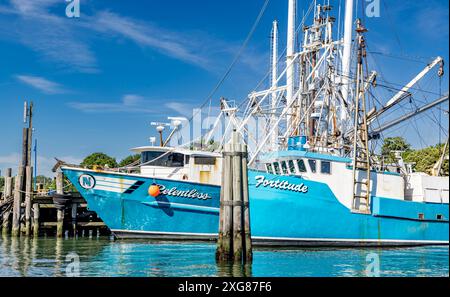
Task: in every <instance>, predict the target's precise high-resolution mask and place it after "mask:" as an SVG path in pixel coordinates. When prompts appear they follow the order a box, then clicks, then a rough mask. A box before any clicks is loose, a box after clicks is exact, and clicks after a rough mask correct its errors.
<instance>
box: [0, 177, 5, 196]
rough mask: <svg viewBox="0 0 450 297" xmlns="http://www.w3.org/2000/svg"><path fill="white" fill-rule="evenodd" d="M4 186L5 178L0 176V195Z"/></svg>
mask: <svg viewBox="0 0 450 297" xmlns="http://www.w3.org/2000/svg"><path fill="white" fill-rule="evenodd" d="M4 186H5V178H4V177H3V176H0V193H2V192H3V187H4Z"/></svg>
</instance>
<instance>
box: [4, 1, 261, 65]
mask: <svg viewBox="0 0 450 297" xmlns="http://www.w3.org/2000/svg"><path fill="white" fill-rule="evenodd" d="M65 5H66V3H65V2H64V1H63V0H33V1H30V0H11V1H10V5H8V6H6V5H3V6H0V14H2V15H5V16H9V17H15V18H19V19H18V20H16V19H11V18H0V26H2V27H8V28H9V30H3V31H0V38H1V37H2V36H3V37H4V38H5V37H6V38H7V39H8V40H12V41H14V42H19V43H21V44H23V45H25V46H27V47H28V48H30V49H32V50H33V51H35V52H37V53H38V54H39V55H40V56H41V57H42V58H43V59H45V60H49V61H52V62H53V63H54V62H56V65H57V66H58V67H60V68H65V69H66V68H68V69H72V70H76V71H79V72H88V73H92V72H98V71H99V69H98V65H97V58H96V56H95V54H94V52H93V50H92V49H91V46H90V44H89V42H90V41H92V40H94V39H98V38H99V37H107V38H116V39H127V40H130V41H132V42H134V43H135V44H137V45H138V46H141V47H143V48H149V49H152V50H155V51H157V52H159V53H160V54H163V55H166V56H169V57H172V58H174V59H177V60H180V61H183V62H186V63H190V64H193V65H196V66H198V67H201V68H203V69H206V70H208V71H210V72H222V71H224V69H226V66H228V65H227V64H228V63H231V61H232V59H233V56H234V55H235V54H236V52H237V50H238V49H239V47H240V44H239V43H235V42H230V41H224V40H220V39H217V38H213V37H211V36H209V35H208V34H206V33H205V32H204V31H203V32H201V31H191V32H186V31H184V32H177V31H173V30H168V29H164V28H161V27H159V26H157V25H155V24H153V23H150V22H146V21H142V20H139V19H135V18H131V17H125V16H121V15H119V14H117V13H113V12H109V11H100V12H97V13H94V14H92V15H88V14H86V13H85V14H83V16H82V17H81V18H79V19H77V20H73V19H68V18H66V17H65V15H64V10H63V8H64V7H65ZM56 7H57V8H58V10H61V14H55V13H52V12H51V11H50V9H52V8H56ZM60 8H61V9H60ZM12 21H14V26H11V22H12ZM99 33H100V34H99ZM265 56H266V55H261V54H260V53H258V52H257V51H256V49H254V48H253V49H252V48H251V47H249V48H248V51H246V52H245V53H244V55H243V56H242V58H241V61H240V62H241V65H245V66H246V67H249V68H250V70H252V71H255V70H258V71H260V65H261V62H263V63H265V60H264V59H266V57H265ZM218 57H220V59H219V58H218Z"/></svg>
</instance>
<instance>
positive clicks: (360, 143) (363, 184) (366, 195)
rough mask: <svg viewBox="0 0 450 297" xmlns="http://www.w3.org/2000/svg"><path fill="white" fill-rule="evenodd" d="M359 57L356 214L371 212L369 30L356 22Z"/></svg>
mask: <svg viewBox="0 0 450 297" xmlns="http://www.w3.org/2000/svg"><path fill="white" fill-rule="evenodd" d="M356 32H357V42H358V57H357V59H358V60H357V62H358V64H357V72H356V90H355V110H354V115H355V116H354V117H355V123H354V130H353V131H354V135H353V203H352V210H353V211H355V212H363V213H369V212H370V152H369V139H368V131H367V115H366V102H365V101H366V98H365V97H366V96H365V93H366V92H365V90H364V87H363V86H364V72H363V59H364V58H365V57H366V48H365V40H364V35H363V33H364V32H367V29H366V28H364V27H363V26H362V24H361V21H360V20H359V19H358V20H357V22H356Z"/></svg>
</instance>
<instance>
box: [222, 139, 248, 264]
mask: <svg viewBox="0 0 450 297" xmlns="http://www.w3.org/2000/svg"><path fill="white" fill-rule="evenodd" d="M219 220H220V221H219V239H218V241H217V251H216V259H217V260H218V261H219V262H223V261H230V260H233V261H234V262H235V263H240V264H243V263H245V262H251V260H252V244H251V230H250V212H249V199H248V175H247V147H246V146H245V145H241V144H239V138H238V134H237V133H236V132H233V135H232V140H231V143H227V144H225V146H224V151H223V166H222V188H221V197H220V215H219Z"/></svg>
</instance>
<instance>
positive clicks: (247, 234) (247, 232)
mask: <svg viewBox="0 0 450 297" xmlns="http://www.w3.org/2000/svg"><path fill="white" fill-rule="evenodd" d="M241 152H242V196H243V197H242V201H243V202H244V218H243V219H244V238H245V239H244V243H245V258H246V261H247V262H251V261H252V260H253V246H252V232H251V228H250V200H249V193H248V167H247V164H248V152H247V146H246V145H244V144H241Z"/></svg>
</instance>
